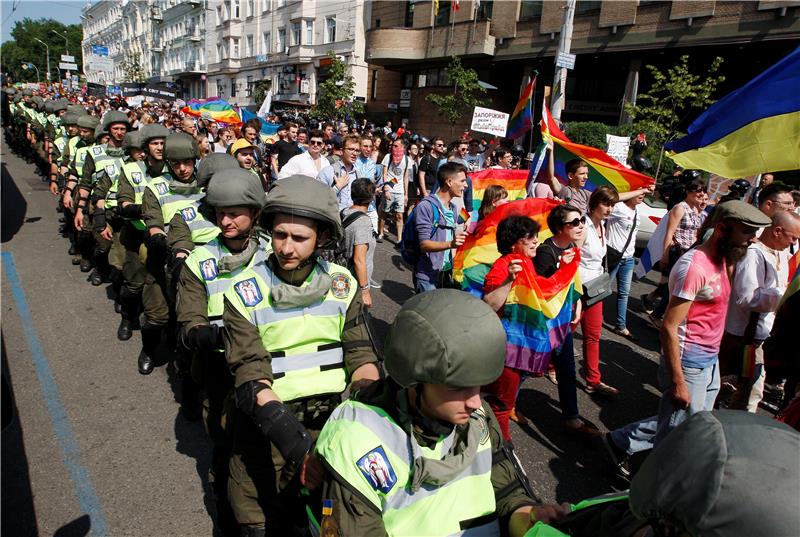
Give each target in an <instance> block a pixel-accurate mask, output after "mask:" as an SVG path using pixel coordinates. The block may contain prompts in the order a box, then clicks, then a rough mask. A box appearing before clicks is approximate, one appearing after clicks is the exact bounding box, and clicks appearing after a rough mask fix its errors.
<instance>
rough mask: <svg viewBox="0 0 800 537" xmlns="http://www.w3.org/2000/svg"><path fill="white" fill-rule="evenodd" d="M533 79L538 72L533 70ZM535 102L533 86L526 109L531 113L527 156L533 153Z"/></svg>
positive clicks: (534, 88) (534, 87)
mask: <svg viewBox="0 0 800 537" xmlns="http://www.w3.org/2000/svg"><path fill="white" fill-rule="evenodd" d="M532 73H533V79H534V80H536V78H537V77H538V76H539V71H537V70H536V69H534V70H533V71H532ZM535 100H536V85H535V84H534V86H533V91H532V92H531V99H530V101H528V109H529V110H530V112H531V130H530V131H529V132H528V154H529V155H530V154H531V153H532V152H533V126H534V125H536V122H535V121H534V120H533V119H534V118H533V101H535Z"/></svg>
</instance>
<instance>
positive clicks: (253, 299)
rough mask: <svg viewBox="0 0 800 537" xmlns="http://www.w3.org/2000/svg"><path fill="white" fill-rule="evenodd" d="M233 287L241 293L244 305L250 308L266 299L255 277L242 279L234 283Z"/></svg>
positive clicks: (240, 296)
mask: <svg viewBox="0 0 800 537" xmlns="http://www.w3.org/2000/svg"><path fill="white" fill-rule="evenodd" d="M233 288H234V289H235V290H236V294H238V295H239V298H241V299H242V302H244V305H245V306H247V307H249V308H252V307H253V306H255V305H256V304H258V303H259V302H261V301H262V300H264V296H263V295H262V294H261V289H259V288H258V283H257V282H256V279H255V278H249V279H247V280H244V281H241V282H239V283H237V284H236V285H234V286H233Z"/></svg>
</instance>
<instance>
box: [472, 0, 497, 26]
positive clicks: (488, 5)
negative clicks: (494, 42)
mask: <svg viewBox="0 0 800 537" xmlns="http://www.w3.org/2000/svg"><path fill="white" fill-rule="evenodd" d="M493 7H494V0H484V1H483V2H481V3H480V5H479V6H478V9H477V10H476V11H475V18H476V19H477V20H479V21H485V20H489V19H491V18H492V8H493Z"/></svg>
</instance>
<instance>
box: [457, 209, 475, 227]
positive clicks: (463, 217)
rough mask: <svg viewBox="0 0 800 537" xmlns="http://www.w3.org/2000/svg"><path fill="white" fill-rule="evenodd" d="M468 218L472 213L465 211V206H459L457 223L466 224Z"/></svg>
mask: <svg viewBox="0 0 800 537" xmlns="http://www.w3.org/2000/svg"><path fill="white" fill-rule="evenodd" d="M470 218H472V215H471V214H470V212H469V211H467V209H466V207H461V210H460V211H459V212H458V223H459V224H466V223H467V221H468V220H469V219H470Z"/></svg>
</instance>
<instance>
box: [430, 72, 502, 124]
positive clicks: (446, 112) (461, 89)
mask: <svg viewBox="0 0 800 537" xmlns="http://www.w3.org/2000/svg"><path fill="white" fill-rule="evenodd" d="M447 75H448V76H449V77H450V82H451V83H452V84H453V93H449V94H446V95H441V94H436V93H431V94H429V95H427V96H426V97H425V100H426V101H428V102H430V103H433V104H434V105H435V106H436V107H437V108H438V109H439V114H441V115H442V116H444V118H445V119H447V121H448V122H449V123H450V125H451V126H452V125H455V124H456V122H458V120H460V119H461V118H462V117H463V116H464V115H465V114H472V109H473V108H475V107H476V106H486V104H487V103H488V100H487V99H484V98H482V97H481V95H483V94H484V93H486V89H485V88H483V87H481V85H480V84H478V73H477V72H476V71H475V69H470V68H466V67H464V66H463V65H461V60H460V59H459V58H458V57H456V56H453V57H452V58H451V60H450V65H448V66H447Z"/></svg>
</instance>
